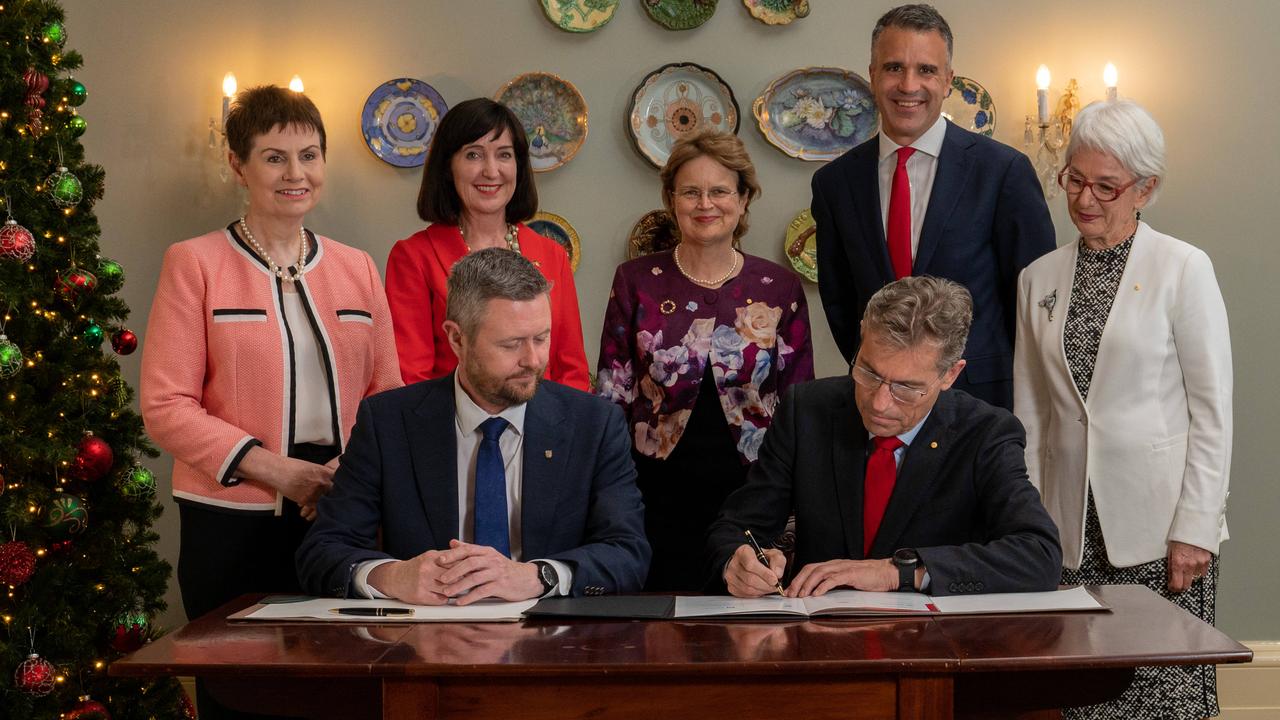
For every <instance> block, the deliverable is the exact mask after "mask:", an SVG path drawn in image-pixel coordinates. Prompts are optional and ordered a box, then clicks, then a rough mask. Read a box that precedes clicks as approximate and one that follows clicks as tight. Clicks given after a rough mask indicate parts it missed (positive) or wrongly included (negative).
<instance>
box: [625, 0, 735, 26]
mask: <svg viewBox="0 0 1280 720" xmlns="http://www.w3.org/2000/svg"><path fill="white" fill-rule="evenodd" d="M717 1H718V0H640V4H641V5H643V6H644V11H645V12H647V13H649V17H651V18H653V21H654V22H656V23H658V24H659V25H661V26H662V27H664V28H666V29H668V30H691V29H693V28H696V27H698V26H699V25H701V24H702V23H704V22H706V21H708V20H710V19H711V16H712V15H714V14H715V12H716V2H717Z"/></svg>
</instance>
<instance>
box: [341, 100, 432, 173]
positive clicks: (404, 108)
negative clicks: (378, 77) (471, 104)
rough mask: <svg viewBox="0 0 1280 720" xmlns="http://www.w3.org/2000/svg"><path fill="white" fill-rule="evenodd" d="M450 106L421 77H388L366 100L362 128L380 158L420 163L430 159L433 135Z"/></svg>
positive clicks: (392, 162) (405, 164)
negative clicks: (415, 78) (429, 153)
mask: <svg viewBox="0 0 1280 720" xmlns="http://www.w3.org/2000/svg"><path fill="white" fill-rule="evenodd" d="M448 110H449V106H447V105H445V103H444V98H442V97H440V93H438V92H436V89H435V88H433V87H431V86H430V85H428V84H426V83H424V82H422V81H421V80H414V79H413V78H398V79H396V80H388V81H387V82H384V83H382V84H381V85H379V86H378V87H376V88H374V90H373V92H372V93H370V94H369V99H368V100H365V101H364V109H363V110H361V111H360V132H361V133H363V134H364V142H365V145H366V146H367V147H368V148H369V151H370V152H372V153H373V154H374V155H376V156H377V157H378V159H380V160H382V161H383V162H385V163H388V164H390V165H395V166H396V167H403V168H407V167H418V166H419V165H422V164H423V163H424V162H426V161H427V148H428V147H430V146H431V138H432V137H433V136H434V135H435V134H436V127H438V126H439V124H440V118H442V117H444V114H445V113H446V112H448Z"/></svg>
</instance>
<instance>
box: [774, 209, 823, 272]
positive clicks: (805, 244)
mask: <svg viewBox="0 0 1280 720" xmlns="http://www.w3.org/2000/svg"><path fill="white" fill-rule="evenodd" d="M817 230H818V226H817V225H815V224H814V222H813V215H812V214H810V213H809V209H808V208H805V209H804V210H801V211H800V213H799V214H798V215H796V216H795V219H793V220H792V221H791V223H790V224H789V225H787V234H786V237H785V238H784V239H783V241H782V252H783V254H785V255H786V256H787V260H789V261H790V262H791V267H792V268H794V269H795V271H796V272H797V273H799V274H800V277H802V278H804V279H805V280H808V281H809V282H811V283H816V282H818V233H817Z"/></svg>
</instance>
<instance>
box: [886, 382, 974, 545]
mask: <svg viewBox="0 0 1280 720" xmlns="http://www.w3.org/2000/svg"><path fill="white" fill-rule="evenodd" d="M951 414H952V413H951V397H950V393H949V392H947V391H944V392H943V393H942V394H940V395H939V396H938V401H937V403H936V404H935V405H934V406H933V411H932V412H931V413H930V414H929V419H928V420H926V421H925V423H924V427H922V428H920V432H918V433H916V438H915V440H913V441H912V442H911V446H910V447H908V448H907V455H906V457H905V458H903V460H902V467H900V468H899V469H898V479H897V480H896V481H895V482H894V484H893V494H892V495H890V496H889V505H888V507H886V508H885V511H884V518H883V519H882V520H881V521H880V529H879V530H878V531H877V532H876V538H875V540H873V541H872V543H871V556H872V557H889V556H890V555H892V554H893V551H894V550H897V549H898V548H899V547H900V545H899V543H900V541H901V539H902V536H903V534H905V532H906V530H907V526H908V525H909V524H910V523H911V518H912V516H913V515H915V513H916V511H917V510H919V509H920V507H921V506H922V504H923V503H927V502H929V499H930V498H932V497H933V486H934V485H935V484H936V483H937V482H938V481H939V479H940V478H939V472H938V470H939V468H941V467H942V460H943V458H945V457H946V455H947V452H948V450H949V448H950V446H951V441H952V438H953V436H954V432H953V431H952V427H951V425H952V422H951Z"/></svg>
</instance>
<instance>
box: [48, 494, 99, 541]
mask: <svg viewBox="0 0 1280 720" xmlns="http://www.w3.org/2000/svg"><path fill="white" fill-rule="evenodd" d="M44 526H45V527H46V528H48V529H50V530H53V531H56V532H57V533H59V534H61V535H62V536H64V537H70V536H71V535H79V534H80V533H82V532H84V531H85V528H87V527H89V510H88V509H87V508H85V506H84V501H83V500H81V499H80V498H78V497H76V496H75V495H59V496H58V498H57V499H56V500H54V501H53V502H52V503H51V504H50V505H49V507H48V509H47V510H45V512H44Z"/></svg>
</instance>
